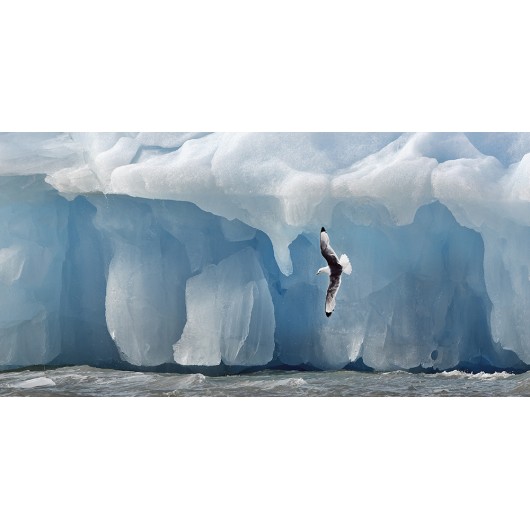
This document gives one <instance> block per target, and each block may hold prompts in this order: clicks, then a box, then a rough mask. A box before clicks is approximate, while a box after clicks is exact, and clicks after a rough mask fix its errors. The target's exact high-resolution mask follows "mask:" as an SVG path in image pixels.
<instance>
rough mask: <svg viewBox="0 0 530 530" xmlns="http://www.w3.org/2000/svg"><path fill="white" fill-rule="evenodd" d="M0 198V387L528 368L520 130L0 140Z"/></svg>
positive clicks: (529, 162) (528, 251) (524, 162)
mask: <svg viewBox="0 0 530 530" xmlns="http://www.w3.org/2000/svg"><path fill="white" fill-rule="evenodd" d="M0 191H1V196H0V293H1V294H2V297H1V302H0V369H11V368H18V367H24V366H32V365H42V364H45V365H53V364H55V365H60V364H81V363H85V364H92V365H94V366H123V367H130V368H135V367H136V368H138V367H150V369H160V370H183V371H187V372H189V371H192V372H193V371H196V372H200V371H204V370H210V369H218V371H219V373H222V372H223V371H230V372H234V371H236V372H237V371H238V370H247V369H260V368H264V367H269V368H274V367H286V366H288V367H304V368H312V369H321V370H335V369H343V368H348V369H349V368H352V369H363V370H364V369H372V370H452V369H471V370H525V369H527V368H528V365H530V331H529V330H530V327H529V326H528V321H529V318H530V270H529V263H530V133H464V132H459V133H398V132H396V133H207V132H197V133H194V132H191V133H169V132H165V133H154V132H150V133H145V132H141V133H131V132H128V133H1V134H0ZM321 226H325V227H326V229H327V231H328V233H329V234H330V237H331V239H332V241H333V243H334V245H335V246H336V247H337V248H339V249H340V251H341V252H344V253H346V254H347V255H348V256H349V258H350V261H351V264H352V269H353V272H352V275H351V276H348V277H345V278H343V281H342V285H341V288H340V290H339V293H338V298H337V310H336V311H335V312H334V314H333V315H332V317H331V318H329V319H327V318H326V316H325V314H324V299H325V293H326V288H327V281H326V279H323V278H321V277H320V276H316V274H315V273H316V271H317V270H318V269H319V268H320V267H322V266H323V265H324V262H323V258H322V256H321V255H320V250H319V233H320V227H321Z"/></svg>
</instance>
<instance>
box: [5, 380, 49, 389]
mask: <svg viewBox="0 0 530 530" xmlns="http://www.w3.org/2000/svg"><path fill="white" fill-rule="evenodd" d="M43 386H56V384H55V381H54V380H53V379H50V378H49V377H35V378H34V379H28V380H26V381H22V382H20V383H16V384H14V385H13V387H15V388H26V389H27V388H38V387H43Z"/></svg>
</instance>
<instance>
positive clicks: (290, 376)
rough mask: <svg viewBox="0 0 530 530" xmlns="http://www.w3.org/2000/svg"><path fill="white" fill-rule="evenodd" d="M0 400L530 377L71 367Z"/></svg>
mask: <svg viewBox="0 0 530 530" xmlns="http://www.w3.org/2000/svg"><path fill="white" fill-rule="evenodd" d="M0 396H278V397H287V396H300V397H302V396H320V397H324V396H366V397H369V396H438V397H439V396H530V372H526V373H522V374H511V373H507V372H497V373H493V374H488V373H483V372H481V373H476V374H471V373H466V372H461V371H451V372H442V373H437V374H413V373H408V372H402V371H397V372H380V373H368V372H355V371H346V370H343V371H336V372H307V371H304V372H302V371H299V372H298V371H277V370H270V371H262V372H256V373H252V374H244V375H228V376H216V377H210V376H205V375H202V374H187V375H182V374H167V373H153V372H149V373H145V372H133V371H122V370H111V369H101V368H93V367H89V366H74V367H61V368H55V369H45V370H44V369H43V370H20V371H11V372H4V373H0Z"/></svg>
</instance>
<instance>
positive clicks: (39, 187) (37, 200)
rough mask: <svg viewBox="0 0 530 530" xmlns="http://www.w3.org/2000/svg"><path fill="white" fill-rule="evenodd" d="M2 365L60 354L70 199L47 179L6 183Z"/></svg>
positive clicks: (0, 291)
mask: <svg viewBox="0 0 530 530" xmlns="http://www.w3.org/2000/svg"><path fill="white" fill-rule="evenodd" d="M0 194H1V195H0V300H1V304H0V367H17V366H31V365H36V364H46V363H49V362H50V361H51V360H52V359H54V358H55V357H56V356H57V355H58V354H59V353H60V347H61V340H60V333H61V329H60V319H59V306H60V300H61V279H62V268H63V261H64V253H65V251H64V247H65V239H66V237H65V227H66V222H67V208H66V201H65V200H64V199H62V198H60V197H59V196H58V195H57V194H56V192H55V191H51V190H50V188H49V187H48V186H47V185H45V184H44V183H43V177H42V176H28V177H16V178H10V177H2V180H1V182H0Z"/></svg>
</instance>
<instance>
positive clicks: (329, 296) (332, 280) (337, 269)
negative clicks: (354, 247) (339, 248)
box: [317, 227, 351, 317]
mask: <svg viewBox="0 0 530 530" xmlns="http://www.w3.org/2000/svg"><path fill="white" fill-rule="evenodd" d="M320 252H322V255H323V256H324V259H325V260H326V261H327V262H328V266H327V267H321V268H320V269H318V271H317V274H320V273H321V272H325V273H326V274H329V285H328V292H327V293H326V316H327V317H330V316H331V313H333V310H334V309H335V297H336V296H337V291H338V290H339V287H340V276H341V274H342V273H343V272H345V273H346V274H351V263H350V260H349V259H348V256H346V254H342V255H341V257H340V259H339V258H337V254H335V251H334V250H333V249H332V248H331V245H330V244H329V236H328V233H327V232H326V229H325V228H324V227H322V229H321V230H320Z"/></svg>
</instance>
